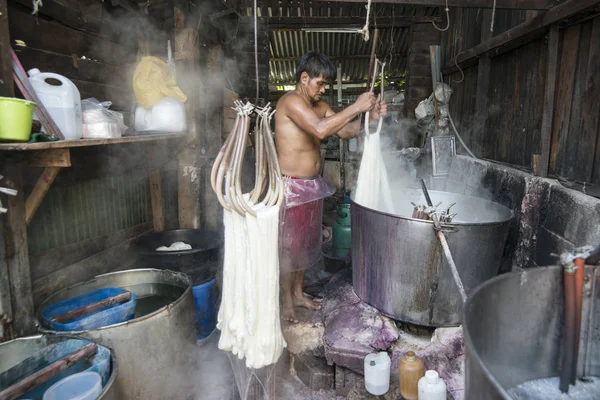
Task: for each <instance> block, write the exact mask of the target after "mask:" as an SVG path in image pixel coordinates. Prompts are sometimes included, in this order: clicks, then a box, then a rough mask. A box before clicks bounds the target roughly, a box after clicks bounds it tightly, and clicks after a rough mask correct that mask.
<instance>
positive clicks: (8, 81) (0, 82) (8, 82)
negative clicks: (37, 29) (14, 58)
mask: <svg viewBox="0 0 600 400" xmlns="http://www.w3.org/2000/svg"><path fill="white" fill-rule="evenodd" d="M10 50H11V49H10V34H9V32H8V8H7V6H6V0H0V96H2V97H13V96H14V95H15V93H14V88H13V80H12V63H11V58H10Z"/></svg>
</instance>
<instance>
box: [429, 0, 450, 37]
mask: <svg viewBox="0 0 600 400" xmlns="http://www.w3.org/2000/svg"><path fill="white" fill-rule="evenodd" d="M445 10H446V27H445V28H444V29H442V28H440V27H438V26H437V25H436V24H435V22H434V21H431V23H432V24H433V26H434V28H435V29H437V30H438V31H440V32H446V31H447V30H448V28H450V9H449V8H448V0H446V8H445Z"/></svg>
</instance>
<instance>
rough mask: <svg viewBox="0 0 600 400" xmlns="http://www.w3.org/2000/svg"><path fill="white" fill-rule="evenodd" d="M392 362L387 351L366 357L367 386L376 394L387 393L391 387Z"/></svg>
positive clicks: (368, 389) (369, 390) (370, 391)
mask: <svg viewBox="0 0 600 400" xmlns="http://www.w3.org/2000/svg"><path fill="white" fill-rule="evenodd" d="M391 364H392V362H391V360H390V357H389V356H388V354H387V353H385V352H379V353H376V354H368V355H367V356H366V357H365V361H364V367H365V388H366V389H367V392H369V393H371V394H372V395H374V396H381V395H382V394H386V393H387V391H388V390H389V389H390V366H391Z"/></svg>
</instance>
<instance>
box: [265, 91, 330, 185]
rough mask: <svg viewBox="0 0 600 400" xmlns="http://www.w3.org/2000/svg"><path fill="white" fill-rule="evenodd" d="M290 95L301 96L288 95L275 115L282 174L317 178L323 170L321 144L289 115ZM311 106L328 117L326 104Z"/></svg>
mask: <svg viewBox="0 0 600 400" xmlns="http://www.w3.org/2000/svg"><path fill="white" fill-rule="evenodd" d="M290 96H297V97H300V96H299V95H298V94H297V93H295V92H289V93H286V94H285V95H284V96H283V97H282V98H281V99H279V101H278V102H277V112H276V113H275V144H276V146H277V157H278V159H279V165H280V167H281V173H282V174H284V175H289V176H294V177H313V176H316V175H318V174H319V169H320V167H321V150H320V149H321V141H320V140H319V139H318V138H316V137H315V136H313V135H311V134H310V133H307V132H305V131H303V130H302V129H301V128H300V127H299V126H298V125H296V124H295V123H294V121H292V120H291V119H290V118H289V116H288V113H287V104H288V103H289V99H290ZM309 106H310V107H311V108H312V109H313V110H314V111H315V112H316V113H317V114H318V115H319V117H321V118H324V117H325V116H326V115H325V114H326V112H327V106H326V104H325V102H323V101H318V102H317V103H315V104H309Z"/></svg>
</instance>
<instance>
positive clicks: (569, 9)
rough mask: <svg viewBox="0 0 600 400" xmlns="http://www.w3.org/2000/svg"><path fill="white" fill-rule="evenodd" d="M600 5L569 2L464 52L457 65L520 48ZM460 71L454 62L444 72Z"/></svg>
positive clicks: (590, 1) (590, 0)
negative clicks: (483, 56) (565, 20)
mask: <svg viewBox="0 0 600 400" xmlns="http://www.w3.org/2000/svg"><path fill="white" fill-rule="evenodd" d="M598 5H600V0H567V1H565V2H564V3H561V4H560V5H557V6H556V7H553V8H551V9H550V10H548V11H547V12H545V13H543V14H540V15H538V16H537V17H534V18H532V19H530V20H527V21H525V22H523V23H521V24H519V25H517V26H515V27H514V28H511V29H509V30H507V31H505V32H503V33H501V34H499V35H496V36H494V37H492V38H491V39H490V40H487V41H485V42H483V43H480V44H478V45H477V46H475V47H473V48H471V49H469V50H467V51H465V52H463V53H462V54H461V55H460V56H459V57H458V58H457V63H458V65H460V66H461V67H467V66H470V65H473V64H474V63H475V62H476V60H477V59H478V57H480V56H481V55H482V54H485V53H488V52H490V51H492V50H495V52H494V56H497V55H499V54H501V53H504V52H506V51H508V50H512V49H514V48H517V47H520V46H522V45H524V44H525V43H528V42H530V41H532V40H534V39H536V38H538V37H540V36H543V35H545V33H546V30H547V28H548V26H550V25H552V24H555V23H557V22H560V21H562V20H564V19H567V18H569V17H572V16H574V15H577V14H579V13H581V12H584V11H587V10H589V9H591V8H593V7H596V6H598ZM455 71H458V68H457V67H456V65H455V63H454V62H453V61H451V62H449V63H448V64H446V65H445V66H444V68H443V69H442V72H443V73H444V74H451V73H453V72H455Z"/></svg>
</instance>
